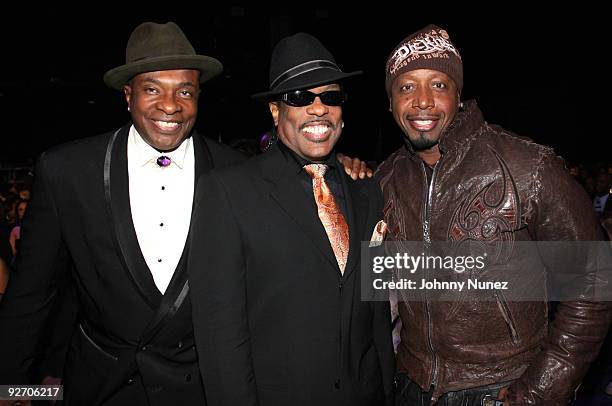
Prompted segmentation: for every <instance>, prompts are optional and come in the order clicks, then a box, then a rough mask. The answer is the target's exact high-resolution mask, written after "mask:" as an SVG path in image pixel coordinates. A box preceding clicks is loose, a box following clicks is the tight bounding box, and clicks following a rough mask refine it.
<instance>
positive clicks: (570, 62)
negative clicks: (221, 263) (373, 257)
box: [0, 2, 609, 166]
mask: <svg viewBox="0 0 612 406" xmlns="http://www.w3.org/2000/svg"><path fill="white" fill-rule="evenodd" d="M126 4H127V3H126ZM286 4H289V3H286ZM291 4H293V3H291ZM298 5H299V6H300V8H299V9H298V8H295V7H289V6H288V5H284V6H278V5H277V6H272V5H266V6H261V5H249V4H245V3H242V4H228V5H221V4H214V5H207V4H205V3H201V4H198V5H196V6H194V5H190V4H188V3H179V2H175V3H170V4H163V7H161V6H162V5H161V4H160V5H154V4H153V3H150V4H149V5H148V6H147V7H142V8H141V9H140V10H137V11H136V10H126V9H120V8H119V7H118V6H117V5H111V4H105V5H96V4H91V5H86V4H81V5H75V6H73V7H70V8H63V7H60V6H53V7H50V6H49V7H47V8H40V7H38V6H32V9H27V8H21V9H20V10H15V11H13V10H10V11H9V10H6V9H5V11H4V15H3V17H2V18H3V20H4V21H3V24H2V25H1V27H0V38H1V39H2V56H1V65H0V109H1V110H0V111H2V113H3V118H4V123H3V125H1V126H0V134H1V135H2V139H3V140H4V141H5V144H4V145H5V147H3V148H1V149H0V163H2V165H4V166H7V165H22V164H24V163H25V164H27V163H29V162H31V161H32V159H34V158H35V157H36V156H37V155H38V154H39V153H40V152H42V151H43V150H45V149H47V148H49V147H50V146H53V145H57V144H59V143H62V142H65V141H68V140H72V139H77V138H81V137H86V136H90V135H95V134H98V133H101V132H105V131H109V130H112V129H115V128H117V127H118V126H120V125H122V124H124V123H125V122H126V121H127V120H128V118H129V116H128V112H127V111H126V105H125V102H124V100H123V96H122V94H121V93H119V92H117V91H113V90H111V89H108V88H106V87H105V86H104V84H103V82H102V76H103V74H104V72H106V71H107V70H109V69H111V68H113V67H116V66H118V65H121V64H123V63H124V58H125V45H126V42H127V39H128V37H129V35H130V33H131V31H132V30H133V29H134V27H135V26H136V25H138V24H139V23H141V22H143V21H156V22H166V21H169V20H172V21H175V22H177V23H178V24H179V26H180V27H181V28H182V29H183V31H184V32H185V33H186V35H187V37H188V38H189V39H190V40H191V42H192V44H193V45H194V47H195V49H196V51H198V53H201V54H208V55H211V56H214V57H216V58H218V59H219V60H221V61H222V63H223V64H224V67H225V70H224V73H223V75H222V76H221V77H219V78H217V79H215V80H214V81H212V82H209V83H208V84H206V85H204V87H203V90H202V96H201V100H200V114H199V119H198V123H197V128H198V129H199V130H200V131H202V132H203V133H204V134H205V135H207V136H210V137H212V138H215V139H220V140H221V141H223V142H226V143H229V142H231V141H232V140H236V139H239V138H252V139H258V138H259V137H260V136H261V135H262V134H263V133H264V132H265V131H267V130H268V129H270V127H271V125H272V121H271V119H270V117H269V113H268V110H267V106H266V105H263V104H261V103H258V102H256V101H253V100H251V98H250V95H251V94H253V93H256V92H259V91H263V90H266V89H267V87H268V63H269V56H270V53H271V50H272V48H273V46H274V44H275V43H276V42H277V41H278V40H279V39H280V38H282V37H283V36H285V35H289V34H293V33H295V32H298V31H306V32H310V33H312V34H314V35H316V36H317V37H319V38H320V39H321V41H322V42H323V43H324V44H325V45H326V46H327V47H328V48H329V49H330V51H331V52H332V53H333V54H334V56H335V57H336V60H337V62H338V63H339V65H340V66H341V67H342V68H343V70H345V71H352V70H357V69H361V70H364V71H365V75H363V76H362V77H360V78H358V79H356V80H354V81H353V82H351V83H350V84H349V87H348V91H349V97H350V100H349V103H348V104H347V105H346V107H345V111H344V115H345V121H346V128H345V130H344V133H343V139H342V140H341V143H340V145H339V150H341V151H344V152H346V153H349V154H353V155H358V156H360V157H361V158H363V159H367V160H376V161H380V160H382V159H384V158H385V157H386V156H387V155H388V154H389V153H390V152H391V151H393V150H394V149H396V148H397V147H398V146H399V145H400V143H401V133H400V131H399V130H398V129H397V128H396V125H395V123H394V122H393V119H392V117H391V115H390V113H389V112H388V100H387V97H386V93H385V91H384V65H385V61H386V59H387V56H388V54H389V53H390V51H391V50H392V49H393V47H395V45H397V44H398V43H399V41H401V40H402V39H403V38H404V37H405V36H407V35H408V34H410V33H412V32H413V31H416V30H418V29H420V28H422V27H424V26H425V25H427V24H428V23H435V24H438V25H440V26H442V27H444V28H446V29H447V31H448V32H449V34H450V37H451V40H452V41H453V42H454V44H455V45H456V46H457V47H458V49H459V50H460V52H461V54H462V57H463V62H464V72H465V74H464V92H463V96H462V99H470V98H475V99H476V100H477V101H478V103H479V105H480V107H481V109H482V110H483V112H484V114H485V118H486V119H487V121H488V122H490V123H494V124H500V125H502V126H504V127H505V128H507V129H509V130H511V131H513V132H516V133H518V134H520V135H522V136H527V137H531V138H533V139H534V140H535V141H537V142H540V143H544V144H547V145H551V146H553V147H554V148H555V150H556V151H557V153H558V154H560V155H562V156H564V157H565V158H566V159H568V160H571V161H581V162H594V161H609V158H608V155H609V154H608V151H607V149H606V148H605V147H604V145H603V141H604V140H605V138H604V137H605V134H604V133H603V129H602V130H593V129H587V127H591V126H592V125H593V124H595V125H596V124H597V123H599V122H604V121H605V120H604V118H605V116H600V115H595V114H594V112H593V110H594V108H595V107H596V104H597V103H596V102H595V100H594V99H592V98H591V96H590V95H588V96H587V92H588V91H590V90H596V91H597V92H599V91H603V89H604V88H605V86H607V83H606V80H607V78H606V77H605V76H609V74H607V73H604V74H603V77H600V76H599V75H601V72H600V71H601V66H603V63H604V62H603V61H604V60H605V59H607V58H606V56H605V53H606V52H609V51H606V50H605V47H599V44H600V43H603V37H602V36H601V34H600V33H599V32H598V31H599V28H601V25H599V24H597V23H595V20H596V19H597V16H598V14H599V13H600V11H597V10H595V9H592V8H590V7H588V6H587V5H586V4H585V5H584V6H582V7H578V6H577V5H576V4H573V5H571V7H569V8H567V9H560V8H559V7H557V8H554V9H547V10H540V11H537V10H535V9H534V7H535V2H534V5H533V6H534V7H529V6H526V5H518V4H514V3H513V4H512V5H508V6H505V7H502V8H500V6H499V5H496V6H495V7H493V6H479V5H476V3H474V4H469V3H468V2H463V3H462V7H461V8H457V9H453V10H450V9H446V8H443V6H442V5H440V4H438V3H434V2H420V3H415V2H403V3H401V5H396V4H392V3H389V4H383V3H382V2H376V3H364V4H361V3H355V4H352V5H346V6H336V5H331V3H329V4H325V3H321V4H318V3H317V4H311V3H301V4H298ZM162 10H163V11H162Z"/></svg>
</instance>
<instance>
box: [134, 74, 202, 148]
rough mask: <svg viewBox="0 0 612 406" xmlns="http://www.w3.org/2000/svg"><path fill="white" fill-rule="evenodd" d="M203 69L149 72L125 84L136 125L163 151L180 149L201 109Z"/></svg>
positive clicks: (149, 142)
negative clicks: (201, 77) (201, 71)
mask: <svg viewBox="0 0 612 406" xmlns="http://www.w3.org/2000/svg"><path fill="white" fill-rule="evenodd" d="M199 78H200V72H199V71H197V70H192V69H182V70H165V71H157V72H146V73H141V74H139V75H136V76H134V78H132V80H131V81H130V83H129V84H127V85H125V86H124V87H123V92H124V94H125V99H126V101H127V103H128V107H129V110H130V112H131V115H132V121H133V123H134V127H136V130H138V133H139V134H140V135H141V136H142V138H143V139H144V140H145V141H146V142H147V143H148V144H149V145H150V146H152V147H153V148H155V149H157V150H159V151H172V150H173V149H176V148H177V147H178V146H179V145H181V143H182V142H183V140H184V139H185V138H186V137H187V136H188V135H189V133H190V132H191V130H192V129H193V126H194V125H195V120H196V117H197V113H198V96H199V92H200V84H199Z"/></svg>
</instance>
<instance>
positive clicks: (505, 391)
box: [497, 387, 510, 406]
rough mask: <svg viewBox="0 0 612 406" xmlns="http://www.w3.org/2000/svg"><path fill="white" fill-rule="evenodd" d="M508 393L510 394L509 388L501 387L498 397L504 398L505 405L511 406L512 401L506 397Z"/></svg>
mask: <svg viewBox="0 0 612 406" xmlns="http://www.w3.org/2000/svg"><path fill="white" fill-rule="evenodd" d="M506 395H508V388H507V387H506V388H501V389H500V390H499V393H498V394H497V399H499V400H503V401H504V406H510V401H509V400H508V399H506Z"/></svg>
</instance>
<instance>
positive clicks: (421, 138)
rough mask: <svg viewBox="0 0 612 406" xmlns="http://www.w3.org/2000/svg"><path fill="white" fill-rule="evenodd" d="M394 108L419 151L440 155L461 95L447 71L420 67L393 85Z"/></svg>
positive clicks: (420, 153)
mask: <svg viewBox="0 0 612 406" xmlns="http://www.w3.org/2000/svg"><path fill="white" fill-rule="evenodd" d="M390 103H391V107H390V108H391V111H392V113H393V118H394V119H395V122H396V123H397V124H398V125H399V126H400V128H401V129H402V131H403V132H404V134H405V135H406V137H408V140H410V143H411V144H412V146H413V147H414V149H415V151H417V154H419V155H423V154H434V155H437V156H438V157H439V149H438V142H439V141H440V136H441V135H442V133H443V132H444V130H446V129H447V128H448V126H449V125H450V124H451V123H452V121H453V119H454V118H455V114H456V113H457V109H458V105H459V94H458V92H457V87H456V86H455V82H453V80H452V79H451V78H450V77H449V76H448V75H446V74H445V73H443V72H439V71H436V70H431V69H416V70H412V71H408V72H405V73H403V74H401V75H400V76H398V77H397V78H396V79H395V81H394V82H393V84H392V86H391V100H390Z"/></svg>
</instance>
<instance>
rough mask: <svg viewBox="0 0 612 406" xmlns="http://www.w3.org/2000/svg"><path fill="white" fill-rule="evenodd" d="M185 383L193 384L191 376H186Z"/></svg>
mask: <svg viewBox="0 0 612 406" xmlns="http://www.w3.org/2000/svg"><path fill="white" fill-rule="evenodd" d="M185 382H191V374H187V375H185Z"/></svg>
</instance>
